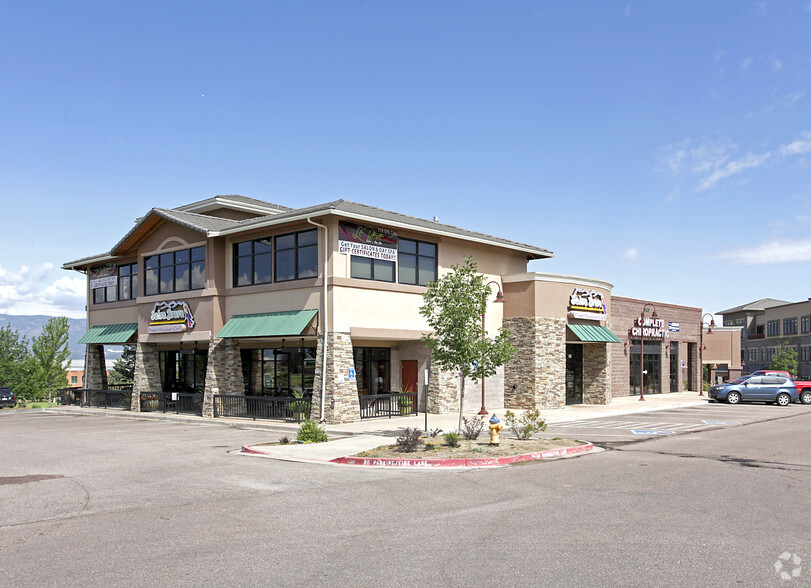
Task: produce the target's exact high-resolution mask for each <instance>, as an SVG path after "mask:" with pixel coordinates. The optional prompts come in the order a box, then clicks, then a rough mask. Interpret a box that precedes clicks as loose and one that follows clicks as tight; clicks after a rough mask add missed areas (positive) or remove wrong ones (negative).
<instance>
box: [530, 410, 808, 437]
mask: <svg viewBox="0 0 811 588" xmlns="http://www.w3.org/2000/svg"><path fill="white" fill-rule="evenodd" d="M803 413H811V406H806V405H801V404H791V405H789V406H776V405H771V404H736V405H730V404H721V403H717V402H708V403H706V404H702V405H698V406H690V407H685V408H674V409H666V410H657V411H655V412H647V413H636V414H627V415H622V416H613V417H602V418H594V419H581V420H573V421H565V422H560V423H550V424H549V425H548V426H547V429H546V434H547V435H550V434H551V435H559V436H561V437H571V438H575V439H582V440H584V441H591V442H593V443H600V444H603V445H605V444H611V443H626V442H629V441H638V440H641V439H645V438H650V437H663V436H669V435H678V434H683V433H691V432H696V431H704V430H709V429H720V428H728V427H739V426H741V425H746V424H748V423H754V422H762V421H769V420H774V419H782V418H787V417H791V416H794V415H797V414H803Z"/></svg>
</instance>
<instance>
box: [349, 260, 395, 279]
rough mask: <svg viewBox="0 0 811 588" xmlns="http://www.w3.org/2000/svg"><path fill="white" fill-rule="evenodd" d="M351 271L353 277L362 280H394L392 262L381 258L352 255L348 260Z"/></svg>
mask: <svg viewBox="0 0 811 588" xmlns="http://www.w3.org/2000/svg"><path fill="white" fill-rule="evenodd" d="M350 265H351V273H350V275H351V276H352V277H353V278H360V279H362V280H377V281H378V282H393V281H394V262H393V261H384V260H382V259H372V258H371V257H360V256H358V255H353V256H352V259H351V260H350Z"/></svg>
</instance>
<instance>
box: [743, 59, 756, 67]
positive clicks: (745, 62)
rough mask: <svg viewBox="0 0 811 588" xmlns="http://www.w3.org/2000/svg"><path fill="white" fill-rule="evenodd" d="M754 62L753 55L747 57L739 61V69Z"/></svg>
mask: <svg viewBox="0 0 811 588" xmlns="http://www.w3.org/2000/svg"><path fill="white" fill-rule="evenodd" d="M754 62H755V58H754V57H747V58H746V59H744V60H743V61H742V62H741V69H747V68H748V67H749V66H750V65H752V64H753V63H754Z"/></svg>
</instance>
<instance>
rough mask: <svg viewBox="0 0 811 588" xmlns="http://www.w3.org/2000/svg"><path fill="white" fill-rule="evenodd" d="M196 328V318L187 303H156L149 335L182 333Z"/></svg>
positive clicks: (150, 322)
mask: <svg viewBox="0 0 811 588" xmlns="http://www.w3.org/2000/svg"><path fill="white" fill-rule="evenodd" d="M192 328H194V316H193V315H192V313H191V309H190V308H189V305H188V304H187V303H186V302H183V301H178V300H172V301H170V302H156V303H155V306H154V307H153V308H152V314H151V315H150V316H149V326H148V327H147V329H146V332H147V333H182V332H184V331H185V330H186V329H192Z"/></svg>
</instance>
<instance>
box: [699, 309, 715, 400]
mask: <svg viewBox="0 0 811 588" xmlns="http://www.w3.org/2000/svg"><path fill="white" fill-rule="evenodd" d="M707 315H710V324H709V325H708V326H707V334H708V335H709V334H710V333H712V328H713V327H714V326H715V318H714V317H713V316H712V313H709V312H705V313H704V314H703V315H702V316H701V324H700V325H699V328H700V331H699V334H700V337H699V339H698V341H699V343H698V363H700V364H701V365H700V366H699V367H700V369H701V385H700V386H699V389H698V395H699V396H704V317H705V316H707Z"/></svg>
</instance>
